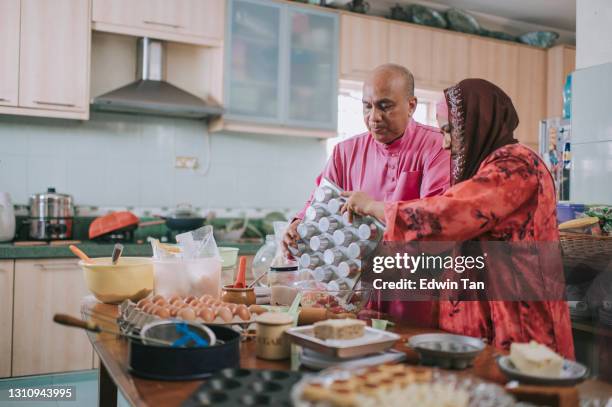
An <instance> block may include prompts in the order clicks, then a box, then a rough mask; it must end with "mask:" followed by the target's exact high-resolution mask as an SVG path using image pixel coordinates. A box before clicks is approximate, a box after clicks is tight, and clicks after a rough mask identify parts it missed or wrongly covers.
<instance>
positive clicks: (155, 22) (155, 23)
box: [143, 20, 182, 28]
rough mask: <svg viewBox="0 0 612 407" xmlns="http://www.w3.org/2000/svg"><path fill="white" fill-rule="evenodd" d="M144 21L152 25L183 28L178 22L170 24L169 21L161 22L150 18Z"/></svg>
mask: <svg viewBox="0 0 612 407" xmlns="http://www.w3.org/2000/svg"><path fill="white" fill-rule="evenodd" d="M143 23H145V24H151V25H161V26H162V27H170V28H182V26H180V25H177V24H168V23H160V22H158V21H149V20H144V21H143Z"/></svg>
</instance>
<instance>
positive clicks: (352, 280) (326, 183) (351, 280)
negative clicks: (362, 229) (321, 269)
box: [292, 177, 385, 291]
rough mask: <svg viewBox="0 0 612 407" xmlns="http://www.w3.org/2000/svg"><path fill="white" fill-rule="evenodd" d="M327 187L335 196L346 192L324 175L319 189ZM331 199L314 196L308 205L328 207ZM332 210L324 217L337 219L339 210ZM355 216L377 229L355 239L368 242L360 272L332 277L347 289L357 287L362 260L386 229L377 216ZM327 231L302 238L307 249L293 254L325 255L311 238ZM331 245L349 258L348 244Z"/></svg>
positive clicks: (298, 255)
mask: <svg viewBox="0 0 612 407" xmlns="http://www.w3.org/2000/svg"><path fill="white" fill-rule="evenodd" d="M326 188H327V189H329V190H331V191H333V192H332V194H333V196H335V197H339V196H340V194H341V193H342V192H344V190H342V189H341V188H340V187H338V186H337V185H336V184H334V183H333V182H332V181H330V180H329V179H327V178H325V177H324V178H323V179H322V180H321V183H320V184H319V187H318V188H317V189H318V190H319V189H326ZM316 193H317V191H315V195H316ZM331 199H333V198H331ZM331 199H330V198H326V199H323V201H317V199H316V196H313V201H312V203H311V204H310V205H309V207H308V208H311V207H313V206H314V205H320V206H321V205H322V206H324V207H326V208H329V202H330V201H331ZM338 199H339V200H340V201H342V202H344V201H345V199H344V198H338ZM308 208H307V211H308ZM334 209H335V208H334ZM328 212H330V211H328ZM331 212H332V213H331V214H329V215H326V216H323V217H322V218H328V219H332V218H334V219H335V216H338V215H339V212H337V213H334V211H333V210H332V211H331ZM355 216H356V217H357V218H358V219H360V223H365V224H368V225H370V226H371V227H373V229H375V230H376V235H375V237H374V238H373V239H361V238H360V239H358V240H355V241H354V242H365V243H367V244H368V247H367V251H366V253H364V254H362V255H361V256H360V257H359V259H358V264H359V269H358V272H357V273H356V275H354V276H352V277H345V278H343V277H341V276H338V275H337V274H334V276H333V277H332V280H336V281H338V280H342V281H343V282H345V283H346V285H347V286H346V287H345V289H350V290H352V289H354V288H355V286H356V285H357V283H358V282H359V280H360V279H361V274H362V272H363V265H362V260H363V259H364V258H366V257H367V256H368V255H370V254H371V253H372V252H374V251H375V250H376V248H377V247H378V245H379V244H380V241H381V240H382V236H383V234H384V231H385V225H384V224H383V223H382V222H381V221H380V220H378V219H376V218H374V217H371V216H363V217H360V216H357V215H355ZM307 221H308V220H307V219H306V217H305V219H304V220H302V223H304V222H307ZM318 221H319V220H317V222H318ZM342 225H343V226H342V227H341V229H345V228H348V227H351V226H353V224H350V223H348V222H347V221H343V222H342ZM325 233H326V232H321V231H320V230H319V229H317V231H316V232H315V234H313V235H312V236H310V237H309V238H307V239H301V242H302V243H303V244H304V246H305V247H306V249H304V250H300V249H299V248H298V249H297V250H294V253H292V254H293V255H294V256H295V257H296V258H299V257H300V256H302V255H303V254H305V253H307V254H318V255H321V256H322V257H323V253H324V251H321V250H312V249H311V247H310V241H311V240H312V239H313V238H314V237H317V236H318V237H321V236H323V235H324V234H325ZM331 247H332V248H336V247H339V248H340V249H341V251H342V252H343V253H344V254H345V259H344V260H346V259H347V258H348V256H346V253H347V252H346V250H347V249H348V246H339V245H337V244H336V243H334V244H333V245H332V246H331ZM354 260H357V259H354ZM300 266H301V265H300ZM301 268H302V269H303V267H302V266H301ZM309 269H310V271H311V272H312V271H313V270H314V269H316V267H315V268H312V267H310V268H309ZM326 283H329V282H328V281H326ZM328 288H329V289H330V290H333V291H335V289H334V288H331V287H328ZM340 289H342V287H340Z"/></svg>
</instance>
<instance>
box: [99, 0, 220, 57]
mask: <svg viewBox="0 0 612 407" xmlns="http://www.w3.org/2000/svg"><path fill="white" fill-rule="evenodd" d="M224 14H225V1H224V0H130V1H124V0H93V10H92V20H93V28H94V30H98V31H106V32H111V33H117V34H126V35H133V36H139V37H153V38H158V39H162V40H168V41H175V42H185V43H192V44H197V45H208V46H221V44H222V42H223V29H224V24H223V21H224Z"/></svg>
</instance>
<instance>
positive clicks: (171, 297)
mask: <svg viewBox="0 0 612 407" xmlns="http://www.w3.org/2000/svg"><path fill="white" fill-rule="evenodd" d="M180 299H181V296H180V295H178V294H174V295H171V296H170V297H168V302H169V303H170V304H172V303H173V302H174V301H176V300H180Z"/></svg>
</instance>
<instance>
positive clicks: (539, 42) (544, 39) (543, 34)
mask: <svg viewBox="0 0 612 407" xmlns="http://www.w3.org/2000/svg"><path fill="white" fill-rule="evenodd" d="M557 38H559V34H558V33H556V32H554V31H533V32H530V33H525V34H523V35H521V36H520V37H519V41H520V42H522V43H523V44H527V45H532V46H534V47H539V48H550V47H552V46H553V45H554V44H555V41H556V40H557Z"/></svg>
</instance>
